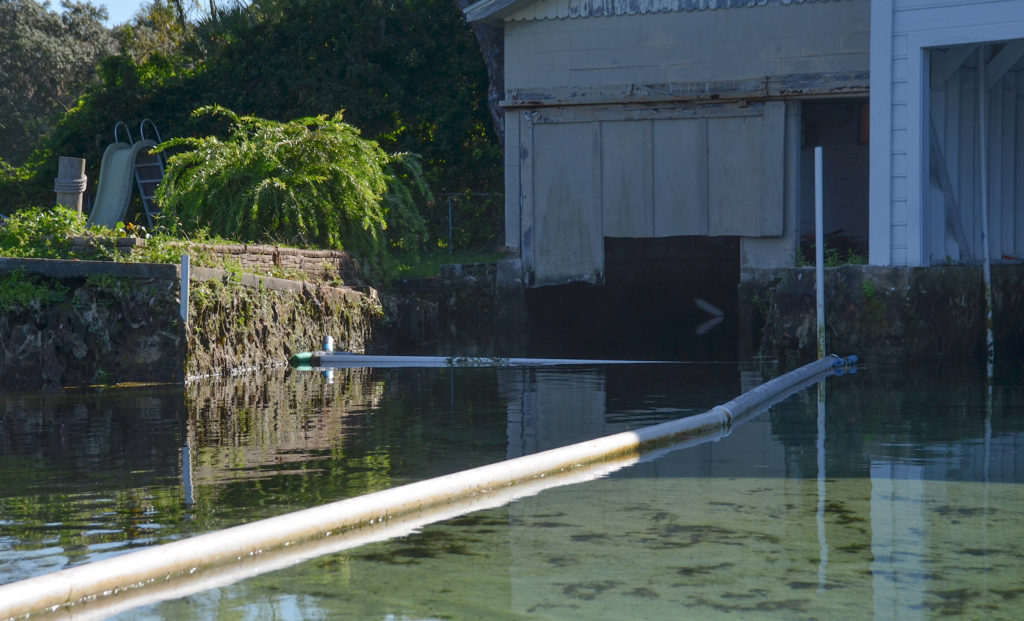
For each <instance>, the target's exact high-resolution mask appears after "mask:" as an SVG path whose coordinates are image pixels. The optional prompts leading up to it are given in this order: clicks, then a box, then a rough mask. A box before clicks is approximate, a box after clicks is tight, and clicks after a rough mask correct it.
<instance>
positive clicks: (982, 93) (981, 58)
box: [978, 45, 995, 383]
mask: <svg viewBox="0 0 1024 621" xmlns="http://www.w3.org/2000/svg"><path fill="white" fill-rule="evenodd" d="M987 48H988V46H986V45H979V46H978V146H979V150H980V151H981V153H980V154H979V155H980V157H979V158H978V161H979V162H980V164H981V173H980V175H979V176H980V177H981V179H980V181H981V252H982V255H981V256H982V257H983V262H982V268H981V269H982V278H983V279H984V281H985V361H986V370H987V372H988V379H989V383H991V381H992V363H993V360H994V359H995V338H994V336H993V334H992V257H991V251H990V249H989V236H988V235H989V225H988V121H987V120H986V118H985V112H986V110H985V108H986V106H988V97H987V94H988V93H987V92H986V91H987V90H988V86H987V85H986V83H985V82H986V78H985V52H986V51H987Z"/></svg>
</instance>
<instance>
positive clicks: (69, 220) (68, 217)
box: [0, 206, 86, 259]
mask: <svg viewBox="0 0 1024 621" xmlns="http://www.w3.org/2000/svg"><path fill="white" fill-rule="evenodd" d="M85 228H86V226H85V216H83V215H82V214H79V213H77V212H74V211H71V210H70V209H67V208H65V207H60V206H58V207H54V208H53V209H40V208H39V207H30V208H28V209H22V210H21V211H17V212H15V213H14V214H12V215H11V216H10V217H9V218H8V219H7V220H6V221H5V222H4V224H3V225H2V226H0V252H2V253H3V254H4V255H5V256H8V257H39V258H44V259H53V258H58V257H63V256H66V255H67V253H68V251H70V250H71V239H70V237H71V236H72V235H75V234H79V233H80V232H81V231H84V230H85Z"/></svg>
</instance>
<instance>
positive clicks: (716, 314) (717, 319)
mask: <svg viewBox="0 0 1024 621" xmlns="http://www.w3.org/2000/svg"><path fill="white" fill-rule="evenodd" d="M693 301H694V303H695V304H697V308H699V309H701V310H702V311H704V312H705V313H707V314H709V315H711V319H708V320H707V321H705V322H704V323H702V324H700V325H699V326H697V330H696V334H698V335H702V334H705V333H706V332H707V331H708V330H710V329H711V328H714V327H715V326H717V325H718V324H720V323H722V320H723V319H724V318H725V313H723V312H722V309H720V308H718V307H717V306H715V305H714V304H712V303H711V302H708V301H707V300H704V299H701V298H694V300H693Z"/></svg>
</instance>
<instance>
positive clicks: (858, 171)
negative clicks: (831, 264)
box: [800, 97, 869, 262]
mask: <svg viewBox="0 0 1024 621" xmlns="http://www.w3.org/2000/svg"><path fill="white" fill-rule="evenodd" d="M801 118H802V140H801V148H800V251H801V253H802V254H803V258H804V259H805V260H807V261H813V260H814V147H818V146H820V147H822V189H823V192H822V196H823V203H822V204H823V207H824V214H823V215H824V221H823V228H824V233H825V248H826V251H832V252H833V253H836V254H837V258H840V259H843V260H846V259H847V258H858V257H863V259H864V261H865V262H866V260H867V256H868V150H869V146H868V126H869V114H868V99H867V98H866V97H857V98H851V99H833V100H822V101H804V102H802V103H801ZM851 253H853V254H852V255H851Z"/></svg>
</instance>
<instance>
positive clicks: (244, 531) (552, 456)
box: [0, 356, 856, 619]
mask: <svg viewBox="0 0 1024 621" xmlns="http://www.w3.org/2000/svg"><path fill="white" fill-rule="evenodd" d="M855 362H856V358H855V357H853V356H851V357H850V358H847V359H843V358H838V357H830V358H825V359H821V360H817V361H815V362H812V363H810V364H807V365H804V366H802V367H800V368H799V369H796V370H794V371H790V372H789V373H786V374H785V375H782V376H780V377H777V378H775V379H772V380H770V381H768V382H765V383H764V384H762V385H760V386H758V387H757V388H754V389H753V390H750V391H748V392H746V393H744V394H742V395H740V396H739V397H737V398H736V399H733V400H732V401H729V402H727V403H724V404H722V405H719V406H716V407H715V408H713V409H711V410H709V411H707V412H705V413H703V414H698V415H696V416H690V417H687V418H681V419H678V420H674V421H669V422H666V423H662V424H660V425H653V426H651V427H645V428H643V429H639V430H636V431H629V432H624V433H618V434H615V435H611V436H606V437H603V438H598V439H596V440H589V441H587V442H581V443H578V444H572V445H569V446H564V447H561V448H557V449H553V450H550V451H544V452H542V453H536V454H533V455H527V456H525V457H519V458H516V459H511V460H507V461H503V462H498V463H494V464H490V465H487V466H482V467H480V468H474V469H472V470H464V471H462V472H456V473H454V474H449V475H446V476H442V477H437V478H434V479H428V480H426V481H420V482H418V483H411V484H409V485H403V486H400V487H394V488H391V489H386V490H383V491H380V492H375V493H372V494H366V495H363V496H358V497H356V498H349V499H347V500H341V501H338V502H334V503H330V504H326V505H321V506H318V507H312V508H310V509H304V510H302V511H296V512H293V513H288V514H285V515H281V516H278V517H274V518H269V519H265V520H260V521H257V522H250V523H248V524H243V525H241V526H235V527H232V528H227V529H224V530H220V531H215V532H211V533H206V534H203V535H198V536H196V537H192V538H190V539H184V540H180V541H174V542H171V543H167V544H163V545H159V546H154V547H151V548H146V549H143V550H139V551H136V552H130V553H126V554H122V555H120V556H115V557H112V558H107V559H103V560H101V561H96V562H94V563H89V564H87V565H80V566H78V567H73V568H70V569H65V570H62V571H57V572H53V573H50V574H46V575H43V576H38V577H36V578H30V579H28V580H22V581H20V582H13V583H10V584H5V585H2V586H0V619H7V618H12V617H19V616H21V615H25V614H29V613H33V612H39V611H43V610H47V609H54V608H56V607H60V606H65V605H68V604H74V603H77V602H82V601H84V600H90V599H91V600H93V601H94V602H96V601H97V600H102V599H105V598H106V597H107V596H110V595H114V594H122V595H124V594H125V593H124V592H127V593H126V594H127V596H128V597H132V596H133V595H134V594H136V593H138V594H140V596H142V597H145V596H144V595H142V594H143V593H144V589H149V588H153V589H156V590H157V591H159V590H161V589H164V590H169V592H170V594H169V595H165V596H164V598H171V597H182V596H183V595H184V593H183V591H186V590H187V587H185V586H178V587H176V586H175V585H176V584H179V583H178V582H177V579H182V582H185V579H186V577H187V580H188V581H191V580H193V579H199V580H203V579H205V578H206V577H207V576H210V575H215V574H217V573H219V572H221V571H222V570H223V571H226V572H228V573H232V575H234V576H236V577H235V579H238V575H237V574H238V572H233V570H232V569H231V567H230V566H232V565H235V564H238V563H242V564H243V565H244V564H245V563H247V562H257V561H258V559H259V558H267V559H268V560H273V559H277V560H280V559H281V557H282V556H285V557H288V558H294V557H291V556H289V554H290V553H289V549H292V550H300V549H301V550H308V549H309V546H313V547H315V548H316V549H317V550H316V551H315V552H309V553H308V554H307V556H306V558H309V557H312V556H315V555H316V554H317V553H325V551H324V550H323V548H324V547H331V546H342V547H341V548H339V549H344V548H345V547H351V546H352V545H354V544H352V543H351V542H350V541H349V542H345V543H341V542H340V541H339V538H342V537H346V538H347V537H352V538H362V539H363V541H368V540H374V539H375V538H376V537H379V532H380V529H382V528H384V527H385V525H388V524H392V523H396V524H397V523H399V522H405V523H409V522H416V523H418V524H421V525H422V524H424V523H431V522H434V521H437V520H439V519H445V518H443V517H438V515H449V514H450V513H451V511H452V508H453V506H454V505H474V506H473V508H472V509H469V510H476V509H479V508H482V506H481V504H486V503H488V502H491V501H492V500H493V497H494V496H500V497H502V498H506V500H503V501H501V502H500V503H499V504H501V503H503V502H508V499H509V497H510V496H511V497H515V496H516V495H517V494H518V493H519V492H520V491H522V490H524V489H533V490H536V491H539V490H540V489H543V488H545V487H550V485H548V481H545V479H549V478H551V479H558V480H563V481H564V480H565V479H566V478H576V477H581V478H582V479H584V480H585V479H589V478H591V476H590V475H591V471H592V470H595V469H596V470H599V471H602V472H608V471H610V470H616V469H618V468H619V467H622V466H623V465H629V464H631V463H635V462H636V461H637V460H638V459H639V458H640V456H641V454H642V453H645V452H648V451H652V450H657V449H664V448H666V447H671V446H673V445H675V444H679V443H686V442H695V441H703V440H705V439H708V438H709V437H721V436H722V435H727V434H728V433H729V431H730V430H731V429H732V428H734V427H735V426H737V425H739V424H741V423H742V422H744V421H746V420H749V419H750V418H752V417H753V416H756V415H757V414H760V413H761V412H763V411H764V410H765V409H766V408H768V407H769V406H770V405H772V404H773V403H775V402H777V401H779V400H781V399H782V398H784V397H786V396H788V395H789V394H792V392H793V391H794V390H797V389H799V388H802V387H804V386H807V385H808V384H809V383H812V382H816V381H820V380H822V379H824V378H825V377H826V376H828V375H829V374H831V373H833V372H834V371H835V370H836V369H838V368H841V367H843V366H845V365H846V364H854V363H855ZM609 469H610V470H609ZM553 483H554V484H555V485H557V484H559V483H557V482H554V481H553ZM536 491H533V492H532V493H536ZM520 495H521V494H520ZM466 511H468V510H466ZM466 511H464V512H466ZM449 516H450V515H449ZM314 544H315V545H314ZM282 550H283V552H282ZM298 560H302V558H297V559H296V560H291V561H290V562H287V564H285V565H283V566H287V565H288V564H292V563H294V562H298ZM248 569H249V570H251V569H252V568H251V567H249V568H248ZM242 573H244V571H243V572H242ZM257 573H259V572H257ZM193 574H195V577H194V578H192V577H191V576H192V575H193ZM97 603H98V602H97ZM90 605H94V604H90ZM113 605H115V606H116V605H117V604H116V601H115V602H114V604H113ZM136 605H141V604H136Z"/></svg>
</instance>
